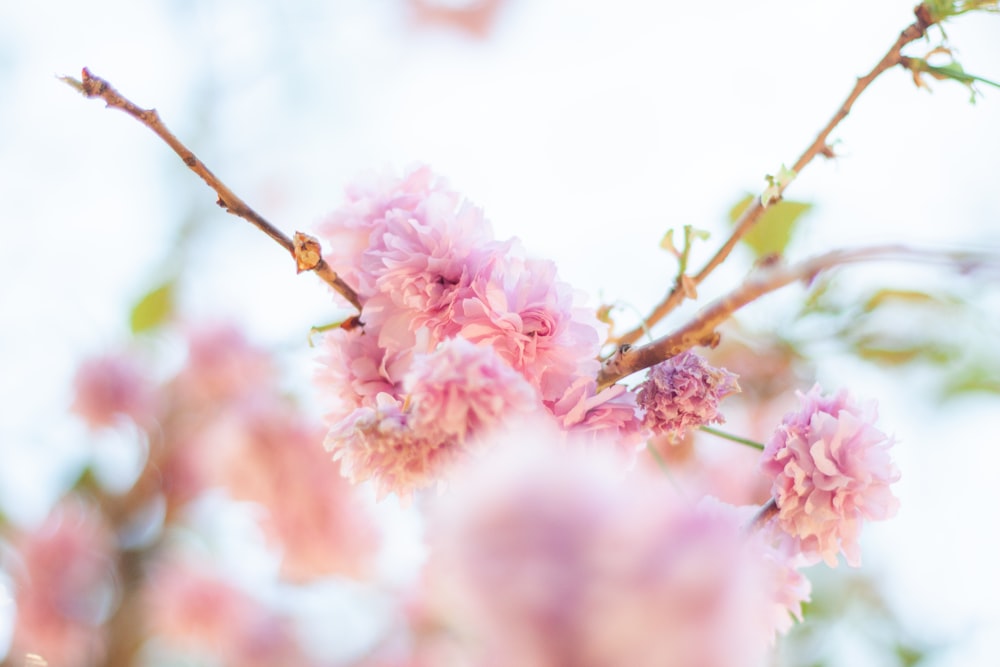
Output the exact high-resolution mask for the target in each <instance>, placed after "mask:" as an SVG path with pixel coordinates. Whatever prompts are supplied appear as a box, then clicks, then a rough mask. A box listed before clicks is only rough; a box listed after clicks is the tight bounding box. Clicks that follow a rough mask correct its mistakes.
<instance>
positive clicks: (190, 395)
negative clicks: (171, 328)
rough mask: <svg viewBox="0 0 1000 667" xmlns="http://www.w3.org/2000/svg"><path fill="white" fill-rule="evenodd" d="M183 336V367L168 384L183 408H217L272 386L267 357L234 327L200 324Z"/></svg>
mask: <svg viewBox="0 0 1000 667" xmlns="http://www.w3.org/2000/svg"><path fill="white" fill-rule="evenodd" d="M187 337H188V358H187V364H186V365H185V366H184V368H183V369H182V370H181V372H180V373H179V374H178V375H177V376H176V377H175V378H174V380H173V382H172V391H173V392H174V394H175V395H176V396H177V397H178V398H179V399H180V400H181V401H182V402H183V405H184V406H195V407H200V406H203V405H205V404H209V405H218V404H219V403H221V402H224V401H230V400H233V399H235V398H238V397H240V396H245V395H247V394H251V393H254V392H257V391H260V390H261V388H269V387H271V386H272V385H273V384H274V382H275V380H276V377H277V372H276V370H275V367H274V362H273V361H272V359H271V355H270V354H269V353H268V352H267V351H266V350H263V349H261V348H259V347H256V346H254V345H252V344H251V343H250V342H249V341H247V339H246V337H245V336H244V335H243V332H241V331H240V330H239V329H238V328H237V327H236V326H235V325H233V324H211V325H200V326H197V327H194V328H192V329H190V330H189V331H188V332H187Z"/></svg>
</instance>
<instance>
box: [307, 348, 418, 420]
mask: <svg viewBox="0 0 1000 667" xmlns="http://www.w3.org/2000/svg"><path fill="white" fill-rule="evenodd" d="M323 349H324V354H323V356H322V357H321V358H320V359H319V367H318V369H317V371H316V375H315V380H316V384H317V386H318V387H319V388H320V389H321V390H322V391H324V392H326V393H327V394H328V395H330V397H331V398H332V399H333V401H332V403H333V405H332V406H331V407H332V410H331V413H332V414H333V416H334V419H335V420H338V419H339V418H341V417H343V416H345V415H346V414H348V413H350V412H351V411H352V410H354V409H355V408H359V407H362V406H365V407H373V406H374V405H375V397H376V396H378V395H379V394H382V393H387V394H391V395H396V394H398V393H399V391H400V390H401V387H402V380H403V376H404V374H405V373H406V371H407V370H408V369H409V366H410V361H411V359H412V357H413V355H412V353H411V352H409V351H406V352H393V353H390V352H388V351H386V350H385V349H384V348H382V347H380V346H379V344H378V336H377V335H376V334H370V333H367V332H366V330H365V329H361V328H357V329H352V330H350V331H347V330H346V329H334V330H332V331H328V332H327V333H326V334H325V335H324V337H323Z"/></svg>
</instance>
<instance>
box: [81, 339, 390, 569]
mask: <svg viewBox="0 0 1000 667" xmlns="http://www.w3.org/2000/svg"><path fill="white" fill-rule="evenodd" d="M185 343H186V352H187V355H186V359H185V361H184V363H183V365H182V366H181V367H180V369H179V370H178V371H177V372H176V373H175V374H174V375H173V377H170V378H167V379H165V380H164V381H162V382H160V383H159V384H157V383H156V382H154V380H153V371H152V369H149V368H143V365H142V364H141V363H139V361H138V360H137V359H135V358H133V357H131V356H129V355H128V354H127V353H119V354H117V355H104V356H102V357H99V358H97V359H95V360H93V361H88V362H85V363H83V364H82V365H81V367H80V369H79V371H78V373H77V379H76V383H75V387H76V390H77V392H76V397H75V400H74V409H75V410H76V412H77V413H78V414H80V415H81V416H82V417H83V418H84V419H85V420H86V421H87V422H88V424H89V425H90V426H92V427H94V428H102V427H105V426H107V425H112V424H118V423H121V422H122V421H123V420H127V419H131V420H132V421H133V422H134V424H135V426H137V427H138V428H139V429H140V431H142V432H144V434H145V438H146V439H147V440H148V445H149V455H148V456H149V460H148V462H147V465H146V468H145V470H144V472H143V475H144V476H145V477H143V478H141V479H140V480H138V481H137V482H136V484H135V486H136V489H138V491H135V492H134V493H135V495H136V497H135V502H136V503H137V504H139V505H142V504H144V503H152V502H160V501H162V502H163V503H164V505H165V508H166V513H167V516H166V520H168V521H169V520H171V519H173V518H174V517H175V516H176V515H177V514H179V513H181V512H183V511H184V508H185V507H187V506H188V504H189V503H191V502H192V501H194V500H197V499H198V498H199V497H201V496H202V495H203V494H204V493H205V492H207V491H208V490H210V489H212V488H213V487H217V486H222V487H224V488H226V489H227V490H228V492H229V495H230V496H231V497H232V498H233V499H235V500H239V501H248V502H254V503H257V504H258V505H259V506H260V507H261V510H262V511H261V512H260V513H259V516H260V522H261V528H262V529H263V532H264V533H265V535H266V537H267V538H268V541H269V543H270V545H271V546H272V547H273V548H274V549H275V550H276V551H278V552H279V553H280V554H281V556H282V564H281V573H282V575H283V576H284V577H285V578H286V579H290V580H296V581H301V580H305V579H310V578H314V577H317V576H328V575H332V574H340V575H347V576H354V577H360V576H364V575H366V574H368V573H369V572H370V569H371V565H370V564H371V562H372V558H373V554H374V552H375V551H376V549H377V547H378V542H379V539H378V537H379V536H378V535H377V532H376V530H375V524H374V523H373V522H372V520H371V519H372V517H371V514H370V511H371V508H370V507H366V506H365V498H364V496H363V495H362V494H359V493H358V490H357V489H356V488H354V487H353V486H352V485H351V484H350V483H349V482H348V481H347V480H345V479H343V478H341V477H340V476H339V475H337V474H335V473H334V474H330V469H329V466H328V464H327V463H325V461H327V457H326V455H325V454H324V452H323V451H322V449H321V448H320V447H318V445H319V443H321V442H322V441H323V437H324V429H323V428H322V427H321V426H320V425H319V424H318V423H315V422H313V421H312V420H310V419H308V418H307V417H305V416H304V415H303V414H302V413H301V411H300V410H298V409H297V408H296V406H295V405H294V404H293V403H292V402H291V401H290V400H289V399H288V397H287V396H284V395H282V394H281V392H280V391H279V389H278V385H279V382H278V372H277V366H276V364H275V362H274V360H273V358H272V355H271V354H269V353H268V352H266V351H265V350H264V349H262V348H260V347H258V346H256V345H253V344H252V343H250V342H249V341H248V340H247V339H246V337H245V336H244V335H243V334H242V333H241V332H240V331H239V330H238V329H237V328H236V327H235V326H232V325H228V324H210V325H201V326H197V327H192V328H189V329H188V330H187V331H186V332H185ZM142 494H147V495H148V497H147V496H144V495H142ZM154 494H155V495H154Z"/></svg>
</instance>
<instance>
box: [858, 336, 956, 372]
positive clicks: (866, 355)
mask: <svg viewBox="0 0 1000 667" xmlns="http://www.w3.org/2000/svg"><path fill="white" fill-rule="evenodd" d="M852 347H853V349H854V353H855V354H857V355H858V358H860V359H864V360H865V361H871V362H874V363H877V364H882V365H883V366H903V365H905V364H909V363H912V362H914V361H923V362H926V363H930V364H936V365H939V366H943V365H945V364H947V363H949V362H951V361H954V360H955V358H956V357H957V356H958V350H957V349H956V348H954V347H949V346H946V345H945V344H943V343H941V342H940V341H935V340H933V339H931V338H928V339H926V340H919V339H912V340H900V339H898V338H895V337H893V336H892V335H891V334H888V333H885V332H879V333H875V334H868V335H862V336H859V337H858V338H857V340H855V341H854V342H853V344H852Z"/></svg>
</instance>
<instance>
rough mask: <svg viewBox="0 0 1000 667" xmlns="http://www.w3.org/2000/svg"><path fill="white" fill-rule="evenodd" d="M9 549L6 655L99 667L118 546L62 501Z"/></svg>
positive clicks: (91, 513)
mask: <svg viewBox="0 0 1000 667" xmlns="http://www.w3.org/2000/svg"><path fill="white" fill-rule="evenodd" d="M12 546H13V548H14V551H15V552H16V554H17V556H18V557H19V562H18V563H17V564H16V566H15V567H13V568H11V570H12V574H13V575H14V584H15V588H16V591H17V592H16V595H15V600H16V604H17V621H16V624H15V627H14V635H13V639H12V642H11V647H10V655H11V656H23V655H25V654H27V653H34V654H37V655H39V656H41V657H42V658H44V659H45V660H46V661H47V662H48V663H49V664H50V665H60V666H61V667H82V666H85V665H96V664H99V663H100V662H101V661H102V660H103V659H104V652H105V645H106V637H105V634H104V631H103V629H102V624H103V623H104V622H105V621H106V620H107V618H108V616H109V614H110V611H111V609H112V600H113V597H114V595H113V585H112V584H113V582H114V578H115V575H116V563H115V558H114V555H113V554H114V550H115V548H116V544H115V538H114V535H113V534H112V532H111V529H110V527H109V526H107V525H106V523H105V522H104V519H103V517H102V516H101V515H100V514H99V513H98V511H97V510H96V509H95V508H93V507H91V506H89V505H87V504H85V503H84V502H82V501H80V500H78V499H74V498H67V499H65V500H63V501H62V502H61V503H60V504H59V505H57V506H56V507H55V508H54V509H53V510H52V512H51V513H50V514H49V516H48V518H46V520H45V521H44V523H43V524H42V525H41V526H39V527H38V529H37V530H35V531H33V532H30V533H23V534H19V535H16V536H15V537H14V539H13V540H12Z"/></svg>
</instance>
